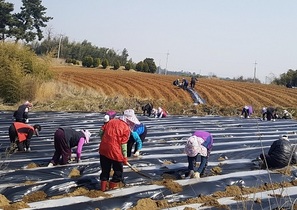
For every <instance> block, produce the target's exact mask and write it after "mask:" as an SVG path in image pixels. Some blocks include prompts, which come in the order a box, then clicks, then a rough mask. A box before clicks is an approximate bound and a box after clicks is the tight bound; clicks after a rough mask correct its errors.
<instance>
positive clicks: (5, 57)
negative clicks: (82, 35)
mask: <svg viewBox="0 0 297 210" xmlns="http://www.w3.org/2000/svg"><path fill="white" fill-rule="evenodd" d="M0 64H1V65H0V75H1V77H0V98H2V99H3V102H4V103H17V102H19V101H20V100H32V99H34V96H35V95H34V94H35V93H36V87H34V86H35V85H26V83H33V84H36V85H37V83H38V82H39V81H45V80H49V79H51V78H52V74H51V73H50V71H49V62H47V60H46V59H45V58H41V57H37V56H36V54H35V53H33V52H32V51H31V50H30V49H29V48H27V47H25V46H23V45H20V44H13V43H1V44H0ZM28 78H31V79H30V82H28ZM28 94H29V95H31V96H30V98H27V97H28Z"/></svg>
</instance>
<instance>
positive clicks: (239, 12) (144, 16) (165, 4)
mask: <svg viewBox="0 0 297 210" xmlns="http://www.w3.org/2000/svg"><path fill="white" fill-rule="evenodd" d="M6 1H7V2H10V3H14V4H15V8H16V9H18V8H19V7H20V5H21V0H6ZM42 5H43V6H45V7H46V8H47V11H46V15H47V16H51V17H53V18H54V19H53V20H51V21H50V22H49V23H48V26H49V27H51V28H52V31H53V32H54V33H55V34H63V35H65V36H68V37H69V40H70V41H77V42H81V41H83V40H87V41H89V42H91V43H92V44H93V45H95V46H98V47H107V48H111V49H114V50H115V51H116V52H119V53H120V52H122V50H123V49H124V48H126V49H127V50H128V54H129V59H130V58H132V60H133V62H136V63H137V62H139V61H142V60H144V59H145V58H153V59H154V61H155V63H156V65H157V66H159V65H160V66H161V67H162V68H166V66H167V69H168V70H170V71H181V70H184V71H190V72H196V73H198V74H199V73H200V74H202V75H210V74H215V75H217V76H218V77H230V78H233V77H236V78H237V77H239V76H243V77H244V78H247V77H249V78H253V77H254V70H255V66H256V77H257V78H258V79H260V80H261V81H262V82H263V83H264V82H265V81H269V78H271V77H273V76H275V77H279V76H280V74H282V73H285V72H287V71H288V70H289V69H293V70H296V69H297V59H296V58H297V56H296V54H297V53H296V51H297V42H296V40H297V27H296V21H297V13H296V8H297V1H296V0H286V1H280V0H203V1H202V0H184V1H182V0H146V1H143V0H105V1H103V0H43V1H42ZM167 53H169V55H168V54H167ZM255 62H256V63H257V65H255Z"/></svg>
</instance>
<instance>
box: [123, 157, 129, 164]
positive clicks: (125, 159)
mask: <svg viewBox="0 0 297 210" xmlns="http://www.w3.org/2000/svg"><path fill="white" fill-rule="evenodd" d="M123 164H124V165H128V164H129V163H128V158H127V157H124V161H123Z"/></svg>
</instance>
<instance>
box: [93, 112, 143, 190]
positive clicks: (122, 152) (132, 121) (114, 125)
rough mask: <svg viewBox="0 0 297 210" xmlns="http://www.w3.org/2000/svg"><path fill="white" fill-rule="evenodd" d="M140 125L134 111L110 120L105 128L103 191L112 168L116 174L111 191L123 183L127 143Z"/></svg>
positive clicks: (101, 177) (101, 160)
mask: <svg viewBox="0 0 297 210" xmlns="http://www.w3.org/2000/svg"><path fill="white" fill-rule="evenodd" d="M138 124H140V122H139V120H138V119H137V117H136V115H135V113H134V110H133V109H127V110H125V111H124V114H123V116H121V117H120V118H118V119H112V120H110V121H109V122H108V123H107V124H106V125H105V126H104V127H103V136H102V139H101V143H100V145H99V154H100V165H101V169H102V172H101V174H100V180H101V190H102V191H106V188H107V183H108V182H109V178H110V171H111V168H112V169H113V171H114V173H113V175H112V178H111V180H110V182H109V189H114V188H117V187H118V183H119V182H121V181H123V164H125V165H128V159H127V142H128V140H129V137H130V133H131V131H132V130H133V128H134V126H135V125H138Z"/></svg>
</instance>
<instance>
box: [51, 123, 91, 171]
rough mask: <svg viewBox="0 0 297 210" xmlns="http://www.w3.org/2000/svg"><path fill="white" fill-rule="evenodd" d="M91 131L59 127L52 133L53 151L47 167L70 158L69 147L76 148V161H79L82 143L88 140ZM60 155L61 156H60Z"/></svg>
mask: <svg viewBox="0 0 297 210" xmlns="http://www.w3.org/2000/svg"><path fill="white" fill-rule="evenodd" d="M90 137H91V133H90V131H88V130H80V131H76V130H74V129H72V128H68V127H60V128H58V129H57V130H56V132H55V134H54V145H55V153H54V156H53V157H52V160H51V162H50V163H49V164H48V167H51V166H54V165H57V164H60V165H65V164H67V163H68V161H69V160H70V159H71V149H72V148H74V147H77V148H76V161H77V162H78V163H79V162H81V153H82V148H83V145H84V144H88V143H89V141H90ZM61 157H62V158H61ZM60 158H61V160H60Z"/></svg>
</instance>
